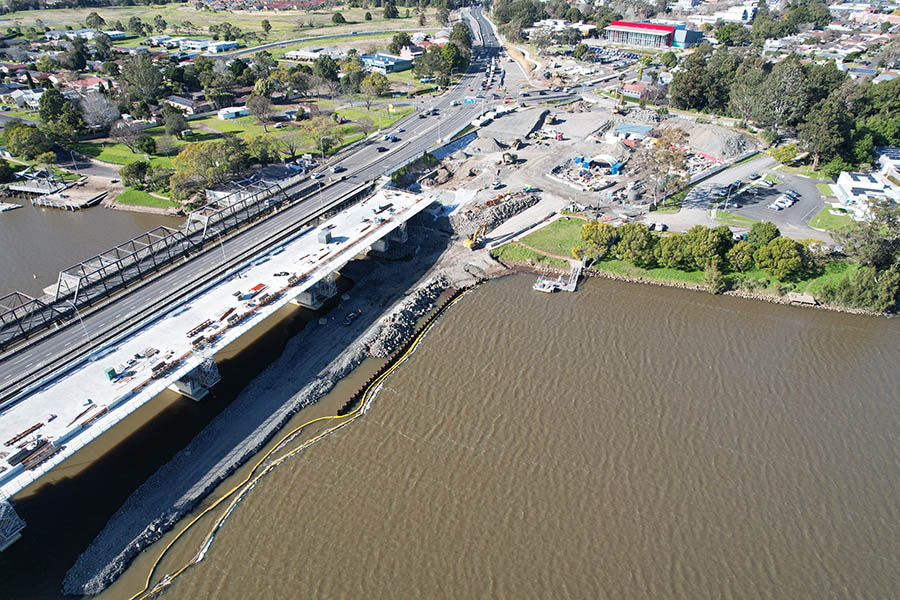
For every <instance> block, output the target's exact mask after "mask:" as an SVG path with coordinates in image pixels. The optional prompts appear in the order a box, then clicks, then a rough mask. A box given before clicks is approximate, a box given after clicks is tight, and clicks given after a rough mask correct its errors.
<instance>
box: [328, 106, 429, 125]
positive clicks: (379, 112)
mask: <svg viewBox="0 0 900 600" xmlns="http://www.w3.org/2000/svg"><path fill="white" fill-rule="evenodd" d="M415 110H416V108H415V107H414V106H394V111H393V112H390V113H389V112H388V111H387V107H384V108H381V107H377V106H373V107H372V109H371V110H366V108H365V106H360V107H353V108H341V109H339V110H338V111H336V112H337V113H338V114H339V115H341V116H342V117H344V118H346V119H350V120H351V121H359V120H360V119H361V118H363V117H366V118H368V119H369V120H371V121H372V124H373V125H375V126H376V127H378V126H380V127H382V128H384V127H390V126H391V125H393V124H394V123H396V122H397V121H399V120H401V119H403V118H404V117H406V116H407V115H409V114H411V113H412V112H413V111H415Z"/></svg>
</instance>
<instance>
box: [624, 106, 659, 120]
mask: <svg viewBox="0 0 900 600" xmlns="http://www.w3.org/2000/svg"><path fill="white" fill-rule="evenodd" d="M626 120H627V121H636V122H638V123H659V122H660V121H662V120H663V118H662V115H660V114H659V113H658V112H656V111H654V110H647V109H645V108H639V109H637V110H632V111H630V112H629V113H628V118H627V119H626Z"/></svg>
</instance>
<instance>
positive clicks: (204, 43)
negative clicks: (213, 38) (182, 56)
mask: <svg viewBox="0 0 900 600" xmlns="http://www.w3.org/2000/svg"><path fill="white" fill-rule="evenodd" d="M209 44H210V42H209V40H191V39H186V40H181V41H180V42H179V43H178V47H179V48H181V49H182V50H196V51H197V52H202V51H204V50H206V48H207V47H208V46H209Z"/></svg>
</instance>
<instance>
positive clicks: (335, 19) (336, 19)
mask: <svg viewBox="0 0 900 600" xmlns="http://www.w3.org/2000/svg"><path fill="white" fill-rule="evenodd" d="M331 22H332V23H334V24H335V25H343V24H344V23H346V22H347V19H345V18H344V15H342V14H341V13H339V12H336V13H334V14H333V15H331Z"/></svg>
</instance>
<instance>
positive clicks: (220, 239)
mask: <svg viewBox="0 0 900 600" xmlns="http://www.w3.org/2000/svg"><path fill="white" fill-rule="evenodd" d="M216 236H217V237H218V238H219V248H221V249H222V260H224V261H227V260H228V257H227V256H226V255H225V244H224V243H223V242H222V233H221V232H219V231H217V232H216Z"/></svg>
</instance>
